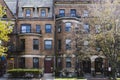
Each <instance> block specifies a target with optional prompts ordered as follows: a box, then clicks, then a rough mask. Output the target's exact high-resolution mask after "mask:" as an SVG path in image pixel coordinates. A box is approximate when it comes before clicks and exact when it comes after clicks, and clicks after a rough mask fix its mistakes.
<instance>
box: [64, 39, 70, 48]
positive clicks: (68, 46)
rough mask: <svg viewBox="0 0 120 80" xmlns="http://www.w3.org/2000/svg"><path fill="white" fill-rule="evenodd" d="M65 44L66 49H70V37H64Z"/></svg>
mask: <svg viewBox="0 0 120 80" xmlns="http://www.w3.org/2000/svg"><path fill="white" fill-rule="evenodd" d="M65 44H66V49H71V40H70V39H66V41H65Z"/></svg>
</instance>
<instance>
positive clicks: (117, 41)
mask: <svg viewBox="0 0 120 80" xmlns="http://www.w3.org/2000/svg"><path fill="white" fill-rule="evenodd" d="M89 10H90V11H92V14H93V15H94V16H93V18H92V19H91V20H90V22H91V23H92V26H95V25H97V26H96V29H97V31H98V32H97V34H92V37H91V38H92V41H91V42H92V43H94V44H93V46H94V47H98V48H99V52H100V53H102V54H103V55H104V56H105V57H106V58H107V59H108V62H109V67H111V71H112V73H111V76H110V77H111V78H112V79H113V80H116V72H117V63H118V60H119V57H120V55H119V52H120V15H119V14H120V10H119V4H118V0H114V1H113V0H104V1H101V2H100V3H93V5H92V6H91V7H90V8H89ZM98 25H99V27H98Z"/></svg>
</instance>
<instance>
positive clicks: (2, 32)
mask: <svg viewBox="0 0 120 80" xmlns="http://www.w3.org/2000/svg"><path fill="white" fill-rule="evenodd" d="M5 14H6V12H5V7H2V6H1V5H0V56H2V55H4V52H6V51H7V47H5V46H4V44H3V43H4V42H7V41H8V40H9V36H8V34H10V33H11V32H12V27H10V26H11V24H10V22H7V21H5V20H3V18H2V17H3V16H4V15H5Z"/></svg>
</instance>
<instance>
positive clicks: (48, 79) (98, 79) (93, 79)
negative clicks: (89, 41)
mask: <svg viewBox="0 0 120 80" xmlns="http://www.w3.org/2000/svg"><path fill="white" fill-rule="evenodd" d="M8 77H9V75H8V74H5V75H4V76H3V77H0V80H55V77H53V75H52V74H51V73H45V74H44V76H43V77H42V78H40V79H39V78H38V79H36V78H32V79H23V78H14V79H13V78H11V79H10V78H9V79H8ZM84 77H85V78H87V80H109V79H108V78H104V77H103V75H97V76H96V77H92V76H91V75H90V74H85V75H84Z"/></svg>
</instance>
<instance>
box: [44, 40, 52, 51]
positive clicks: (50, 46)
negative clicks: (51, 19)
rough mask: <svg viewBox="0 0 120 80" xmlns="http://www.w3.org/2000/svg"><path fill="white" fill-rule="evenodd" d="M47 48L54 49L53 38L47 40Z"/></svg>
mask: <svg viewBox="0 0 120 80" xmlns="http://www.w3.org/2000/svg"><path fill="white" fill-rule="evenodd" d="M45 49H52V40H47V41H45Z"/></svg>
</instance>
